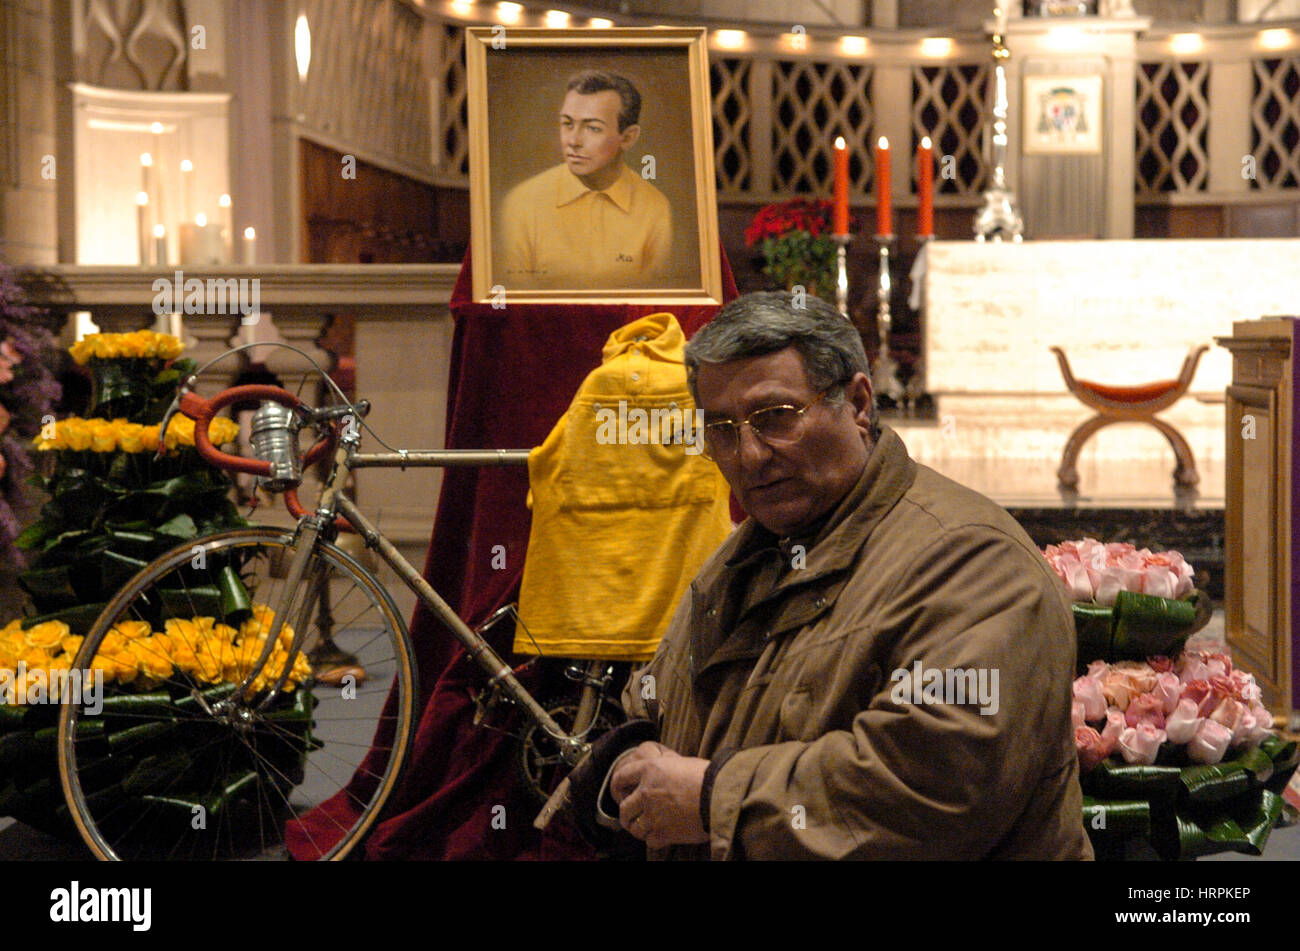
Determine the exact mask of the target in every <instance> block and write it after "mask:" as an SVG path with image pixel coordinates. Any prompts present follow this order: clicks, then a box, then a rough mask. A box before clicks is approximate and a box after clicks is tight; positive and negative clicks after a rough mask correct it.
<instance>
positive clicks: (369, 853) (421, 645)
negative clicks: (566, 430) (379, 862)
mask: <svg viewBox="0 0 1300 951" xmlns="http://www.w3.org/2000/svg"><path fill="white" fill-rule="evenodd" d="M470 267H471V262H470V258H469V255H468V254H466V256H465V261H464V263H463V265H462V267H461V272H460V276H459V278H458V280H457V282H456V287H455V290H454V291H453V293H452V300H451V311H452V315H453V317H454V318H455V320H456V327H455V336H454V338H453V342H452V353H451V375H450V383H449V385H448V393H447V439H446V444H447V447H448V448H451V449H498V448H501V449H529V448H532V447H534V446H538V445H540V444H541V443H542V441H543V440H544V439H545V438H546V435H547V434H548V433H549V432H550V431H551V428H552V427H553V426H554V425H555V423H556V422H557V421H558V420H559V418H560V417H561V416H562V415H563V414H564V411H565V410H566V409H567V408H568V405H569V402H570V400H571V399H572V398H573V394H574V393H575V392H576V391H577V389H578V387H579V386H580V385H581V383H582V381H583V379H585V378H586V376H587V374H588V373H590V372H591V371H592V370H593V369H594V368H595V367H597V366H599V365H600V359H601V348H602V347H603V345H604V343H605V340H606V338H607V337H608V336H609V334H610V333H612V332H613V331H614V330H616V329H618V328H619V327H621V326H623V325H624V324H626V323H629V322H630V321H632V320H635V319H637V318H639V317H643V316H645V315H646V314H651V313H656V312H659V311H663V310H668V311H670V312H672V313H674V314H675V315H676V317H677V319H678V322H679V323H680V324H681V325H682V329H683V330H684V331H685V333H686V335H687V336H688V337H689V336H690V335H691V334H693V333H694V332H695V331H696V330H697V329H699V328H700V327H701V326H702V325H703V324H705V323H706V322H707V321H708V320H709V319H711V318H712V316H713V313H714V312H715V310H716V308H713V307H671V306H650V305H567V304H566V305H554V304H538V305H519V304H512V305H510V306H508V307H506V308H503V309H499V310H496V309H493V308H492V307H491V306H490V305H487V304H477V303H474V302H472V301H471V299H470V287H471V282H470V273H471V272H470ZM722 270H723V289H724V297H725V299H726V300H730V299H732V298H734V297H735V296H736V293H737V292H736V286H735V281H734V280H733V278H732V275H731V270H730V267H729V266H728V264H727V260H726V256H725V254H724V255H723V258H722ZM363 386H364V381H363ZM362 395H364V393H363V394H362ZM527 492H528V474H527V471H526V469H524V468H522V467H520V468H514V467H511V468H483V469H459V468H457V469H448V470H446V472H445V475H444V479H443V485H442V495H441V497H440V499H439V502H438V513H437V517H436V520H435V522H434V528H433V537H432V540H431V541H430V543H429V552H428V555H427V557H426V561H425V566H424V577H425V578H426V579H427V580H428V582H429V583H430V584H431V585H432V586H433V587H434V589H435V590H436V591H438V592H439V593H440V594H441V595H442V596H443V597H444V598H446V600H447V602H448V603H449V604H450V605H451V607H452V609H453V610H455V611H456V612H457V613H458V614H460V616H461V617H462V618H464V619H465V620H466V621H467V623H469V625H470V626H471V627H473V626H475V625H476V624H478V623H479V622H481V621H482V620H483V619H484V618H486V617H487V616H488V615H489V614H491V613H492V612H493V611H494V610H495V609H496V608H498V607H500V606H501V605H503V604H505V603H507V602H509V601H510V600H512V599H514V598H515V597H517V594H518V588H519V580H520V578H521V577H522V574H523V564H524V555H525V552H526V551H527V548H528V531H529V512H528V509H527V507H526V505H525V498H526V496H527ZM498 545H500V546H503V547H504V550H505V561H506V567H505V568H504V569H501V568H499V567H494V566H493V560H494V559H493V555H494V551H495V553H496V554H498V555H499V553H500V549H496V547H495V546H498ZM574 557H582V553H581V552H575V553H574ZM496 564H497V565H500V558H499V557H498V558H497V559H496ZM611 610H617V603H616V600H613V599H612V603H611ZM513 637H514V627H513V625H512V624H510V623H508V622H507V623H503V624H500V625H498V626H497V627H496V629H495V630H494V631H493V632H492V634H491V635H489V639H490V640H491V641H492V642H493V643H492V646H493V648H494V649H495V650H496V651H497V652H498V653H500V654H501V655H502V656H503V657H507V658H509V657H510V656H512V655H510V653H509V652H510V647H511V643H512V641H513ZM411 639H412V642H413V643H414V645H415V650H416V656H417V662H418V671H419V677H420V700H419V704H418V707H417V708H418V709H420V710H421V711H422V714H421V716H420V721H419V728H418V731H417V734H416V741H415V748H414V750H413V751H412V754H411V758H410V760H409V761H408V764H407V767H406V770H405V773H404V776H403V778H402V781H401V783H400V785H399V786H398V788H397V789H396V791H395V792H394V794H393V796H392V798H391V799H390V801H389V803H388V804H387V806H386V807H385V813H384V816H383V818H382V820H381V821H380V822H379V823H378V824H377V825H376V826H375V828H374V830H373V831H372V833H371V836H370V838H369V841H368V842H367V844H366V857H367V858H369V859H482V858H521V859H552V858H587V857H590V852H589V850H588V849H587V848H586V846H585V845H584V844H583V843H582V842H581V840H580V839H579V838H578V837H577V833H576V832H575V831H573V830H572V829H571V828H570V827H569V826H568V824H567V823H563V822H559V821H557V822H554V823H552V825H551V827H550V828H549V829H547V831H546V833H545V834H542V833H539V832H537V831H536V830H534V829H533V827H532V821H533V818H534V817H535V816H536V814H537V811H538V806H537V804H536V802H535V801H534V800H533V799H531V798H530V796H529V794H528V793H527V791H526V790H524V789H523V787H522V784H521V782H520V780H519V779H518V774H517V771H516V767H515V758H516V756H517V749H518V745H517V743H516V741H515V740H514V739H513V738H511V737H510V736H507V735H505V734H504V733H501V732H495V731H492V730H489V729H485V728H483V727H475V726H474V725H473V723H472V719H473V715H474V704H473V702H472V700H471V694H470V690H471V688H473V687H478V686H481V685H482V684H483V683H484V681H485V680H486V677H485V675H484V674H483V673H482V672H481V671H480V670H479V668H478V667H477V666H476V665H474V664H473V663H472V662H471V661H469V660H468V659H467V658H466V657H465V654H464V651H463V650H462V649H461V647H460V645H459V643H458V642H457V641H456V640H455V639H454V638H453V637H452V635H451V634H450V633H449V632H448V631H447V630H446V629H445V628H444V627H443V626H442V625H441V624H440V623H439V622H438V621H437V620H436V619H434V618H433V616H432V615H430V614H429V612H427V611H426V610H424V608H423V607H422V606H417V608H416V610H415V614H414V616H413V618H412V621H411ZM519 660H522V659H521V658H519V659H516V660H515V661H513V662H515V663H518V662H519ZM554 671H555V668H554V666H551V667H547V668H545V669H544V670H543V671H542V672H541V673H540V674H539V673H538V672H537V671H529V672H528V673H527V674H526V675H525V678H524V680H523V682H524V686H525V687H526V688H527V689H529V690H530V691H533V692H534V695H537V696H541V695H544V694H545V692H546V691H547V689H548V686H549V685H547V684H545V683H541V682H539V681H540V680H541V679H542V678H543V677H546V676H554ZM512 722H513V721H512ZM375 755H378V754H376V753H372V757H373V756H375ZM361 782H364V780H363V779H360V778H358V779H356V780H354V784H355V783H361ZM495 807H504V810H502V809H500V808H495ZM350 818H351V817H350V814H349V804H348V802H347V801H346V800H345V798H344V797H343V796H342V795H340V796H336V797H335V798H334V799H333V800H331V801H330V802H328V803H326V805H325V806H323V807H322V808H321V809H318V810H317V811H316V812H314V813H311V814H309V815H307V816H306V817H304V818H303V820H301V827H300V828H298V829H296V830H293V831H295V832H296V834H295V835H294V836H293V837H292V842H291V850H292V851H293V853H294V855H295V856H296V857H299V858H311V857H313V855H312V847H311V845H310V843H311V842H315V843H323V842H328V841H330V839H331V835H332V833H331V829H333V828H337V824H336V822H335V821H333V820H334V819H337V820H339V821H340V822H342V821H350ZM494 820H495V821H494ZM503 825H504V828H503V827H502V826H503Z"/></svg>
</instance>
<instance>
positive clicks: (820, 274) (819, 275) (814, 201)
mask: <svg viewBox="0 0 1300 951" xmlns="http://www.w3.org/2000/svg"><path fill="white" fill-rule="evenodd" d="M857 226H858V223H857V220H856V218H855V217H854V216H850V218H849V230H850V231H852V230H854V229H855V228H856V227H857ZM745 246H746V247H748V248H755V247H757V248H758V249H759V250H760V251H761V252H762V254H763V260H764V266H763V273H764V274H766V275H768V276H769V277H771V278H773V279H774V280H775V281H776V282H777V283H778V284H780V285H781V286H783V287H785V288H787V289H790V288H793V287H794V286H796V285H800V286H802V287H804V288H805V289H806V290H807V291H808V293H810V294H815V295H817V296H818V297H821V298H823V299H825V300H829V299H830V297H831V296H832V295H833V293H834V290H835V251H836V247H835V241H834V240H833V239H832V237H831V203H830V202H829V201H827V200H825V199H823V198H792V199H790V200H789V201H782V202H777V203H775V204H772V205H765V206H764V207H763V208H760V209H759V212H758V214H756V215H755V216H754V220H753V221H752V222H750V225H749V227H748V228H746V229H745Z"/></svg>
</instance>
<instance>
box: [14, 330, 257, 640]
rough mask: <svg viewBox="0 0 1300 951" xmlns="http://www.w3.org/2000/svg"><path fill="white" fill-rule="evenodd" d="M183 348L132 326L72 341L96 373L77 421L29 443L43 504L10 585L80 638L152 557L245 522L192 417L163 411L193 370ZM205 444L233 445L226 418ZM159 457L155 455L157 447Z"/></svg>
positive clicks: (49, 427) (232, 427) (44, 430)
mask: <svg viewBox="0 0 1300 951" xmlns="http://www.w3.org/2000/svg"><path fill="white" fill-rule="evenodd" d="M182 349H183V344H182V343H181V341H180V340H179V339H177V338H176V337H173V336H170V335H168V334H159V333H154V332H153V331H150V330H139V331H136V332H134V333H123V334H92V335H90V336H88V337H86V338H85V339H84V340H81V341H80V342H78V343H77V344H75V345H73V346H72V347H71V353H72V356H73V358H74V359H75V360H76V361H77V363H79V364H82V365H84V366H87V367H88V368H89V369H90V371H91V373H92V375H93V377H94V392H93V397H92V400H91V406H90V408H89V410H88V412H86V414H85V416H84V417H82V416H72V417H69V418H67V419H61V420H55V421H47V423H46V424H45V425H44V426H42V427H41V431H40V432H39V434H38V435H37V436H36V438H35V440H34V441H33V446H34V448H35V450H36V453H35V456H36V458H37V459H38V460H40V461H41V462H42V463H43V466H42V469H41V471H40V473H39V474H38V475H37V476H36V480H37V482H38V483H39V486H40V488H42V489H44V491H45V492H46V493H47V494H48V495H49V497H50V501H49V502H48V503H47V504H46V505H45V507H44V508H43V509H42V510H41V517H40V519H39V520H38V521H37V522H36V523H35V524H33V525H30V526H28V527H27V528H26V529H25V530H24V531H23V532H22V534H21V535H20V536H19V537H18V540H17V545H18V547H19V548H20V549H23V550H25V551H27V552H28V553H29V554H28V556H27V557H28V567H27V570H26V571H24V572H23V573H22V574H21V575H20V576H19V584H20V585H21V586H22V587H23V589H24V590H25V591H26V593H27V594H28V596H29V597H30V598H31V601H32V603H33V605H34V607H35V611H34V612H33V616H34V618H35V619H36V620H38V621H40V620H55V619H57V620H61V621H63V622H65V623H67V624H68V625H69V626H70V627H71V628H72V629H73V631H74V633H78V634H84V633H85V632H86V630H87V629H88V627H89V625H90V623H91V622H93V620H94V619H95V617H96V616H98V613H99V610H100V609H101V608H102V607H103V605H104V603H105V602H107V601H108V599H109V598H110V597H111V596H112V595H113V593H114V592H115V591H116V590H117V589H118V588H119V587H120V586H121V585H122V584H123V583H124V582H125V581H126V580H127V579H128V578H130V577H131V576H132V575H133V574H135V573H136V571H138V570H139V569H140V568H142V567H144V565H146V564H148V562H149V561H151V560H152V559H153V558H155V557H157V556H158V555H160V554H162V553H163V552H165V551H167V550H168V549H171V548H173V547H175V546H176V545H178V544H180V543H181V542H183V541H185V540H186V539H189V538H194V537H197V536H199V535H204V534H208V533H210V532H213V531H219V530H221V529H223V528H233V527H237V526H241V525H244V524H246V523H245V522H244V520H243V519H242V518H240V517H239V513H238V512H237V511H236V510H235V507H234V505H233V503H232V502H231V501H230V498H229V492H230V487H231V485H230V481H229V478H228V477H227V476H226V475H225V473H223V472H220V471H219V470H216V469H214V468H212V467H211V466H209V465H208V464H207V463H206V462H205V461H204V460H203V459H202V458H201V457H200V456H199V455H198V452H197V451H196V450H195V449H194V422H193V421H192V420H190V419H188V418H186V417H184V416H181V415H176V416H174V417H172V419H171V421H170V423H169V424H168V427H167V431H166V433H165V434H162V433H160V432H159V429H160V423H161V421H162V417H163V415H164V413H165V412H166V409H167V406H168V405H169V404H170V403H171V401H172V398H173V397H174V395H175V393H176V386H177V384H178V382H179V381H180V380H182V379H183V378H184V377H186V376H188V375H189V374H190V373H192V372H193V369H194V364H193V361H191V360H186V359H179V357H180V354H181V351H182ZM210 432H211V435H212V440H213V442H214V443H216V444H218V445H220V444H228V443H231V442H233V441H234V440H235V439H236V438H237V436H238V434H239V429H238V426H237V425H236V424H235V422H234V421H233V420H230V419H225V418H219V419H216V420H213V423H212V426H211V430H210ZM160 441H161V442H162V443H163V444H164V448H165V450H166V453H165V455H163V456H161V457H159V456H158V455H157V450H158V448H159V442H160Z"/></svg>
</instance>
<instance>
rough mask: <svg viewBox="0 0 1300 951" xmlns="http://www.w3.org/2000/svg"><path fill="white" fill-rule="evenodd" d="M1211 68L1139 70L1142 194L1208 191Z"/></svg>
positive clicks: (1182, 65) (1146, 66)
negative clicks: (1207, 150) (1207, 151)
mask: <svg viewBox="0 0 1300 951" xmlns="http://www.w3.org/2000/svg"><path fill="white" fill-rule="evenodd" d="M1209 85H1210V64H1209V63H1207V62H1182V61H1177V62H1175V61H1168V62H1160V63H1140V64H1139V68H1138V72H1137V105H1136V110H1135V112H1136V116H1137V162H1136V165H1135V168H1136V178H1137V181H1136V190H1137V193H1138V195H1139V196H1141V195H1154V194H1158V193H1160V192H1198V191H1205V189H1206V185H1207V182H1208V180H1209V173H1210V163H1209V159H1208V157H1207V153H1206V148H1207V146H1206V140H1207V138H1208V135H1207V131H1208V126H1209V118H1210V105H1209Z"/></svg>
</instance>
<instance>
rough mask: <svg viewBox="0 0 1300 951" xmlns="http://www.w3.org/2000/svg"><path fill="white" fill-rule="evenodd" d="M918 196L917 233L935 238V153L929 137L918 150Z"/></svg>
mask: <svg viewBox="0 0 1300 951" xmlns="http://www.w3.org/2000/svg"><path fill="white" fill-rule="evenodd" d="M916 194H917V200H918V202H919V203H920V204H919V210H918V211H917V226H916V232H917V234H918V235H920V236H921V237H922V238H930V237H933V236H934V151H933V150H932V149H931V148H930V137H929V136H928V135H927V136H926V137H925V138H924V139H922V140H921V144H920V145H919V146H917V148H916Z"/></svg>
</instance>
